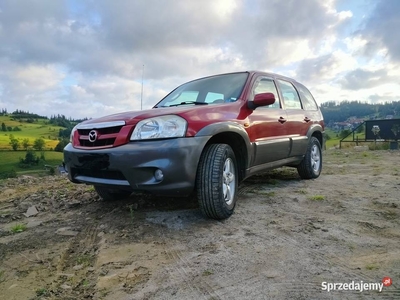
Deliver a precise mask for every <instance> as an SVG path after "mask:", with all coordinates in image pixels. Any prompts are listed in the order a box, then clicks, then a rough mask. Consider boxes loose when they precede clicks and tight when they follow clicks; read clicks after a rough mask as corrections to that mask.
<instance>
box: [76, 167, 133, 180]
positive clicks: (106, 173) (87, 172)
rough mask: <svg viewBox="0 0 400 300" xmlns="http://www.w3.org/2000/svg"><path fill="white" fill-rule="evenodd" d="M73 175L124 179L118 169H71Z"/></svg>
mask: <svg viewBox="0 0 400 300" xmlns="http://www.w3.org/2000/svg"><path fill="white" fill-rule="evenodd" d="M72 172H73V174H74V176H87V177H93V178H102V179H115V180H126V178H125V176H124V175H123V174H122V173H121V172H120V171H110V170H93V169H75V168H73V169H72Z"/></svg>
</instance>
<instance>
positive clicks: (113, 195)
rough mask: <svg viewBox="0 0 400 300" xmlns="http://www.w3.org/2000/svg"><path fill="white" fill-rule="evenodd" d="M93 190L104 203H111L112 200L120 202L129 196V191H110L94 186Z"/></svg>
mask: <svg viewBox="0 0 400 300" xmlns="http://www.w3.org/2000/svg"><path fill="white" fill-rule="evenodd" d="M94 189H95V190H96V193H97V194H98V195H99V196H100V197H101V198H103V200H106V201H113V200H121V199H125V198H128V197H129V195H130V194H132V193H131V192H129V191H125V190H121V189H110V188H107V187H104V186H100V185H95V186H94Z"/></svg>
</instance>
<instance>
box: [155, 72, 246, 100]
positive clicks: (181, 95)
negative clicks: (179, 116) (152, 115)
mask: <svg viewBox="0 0 400 300" xmlns="http://www.w3.org/2000/svg"><path fill="white" fill-rule="evenodd" d="M247 76H248V73H233V74H224V75H217V76H212V77H207V78H202V79H198V80H195V81H191V82H188V83H185V84H183V85H181V86H180V87H178V88H176V89H175V90H174V91H172V92H171V93H170V94H169V95H167V96H166V97H165V98H164V99H163V100H161V101H160V102H159V103H158V104H157V105H156V106H155V107H170V106H179V105H190V104H191V105H207V104H218V103H226V102H235V101H236V100H237V99H238V98H239V96H240V94H241V93H242V90H243V87H244V84H245V83H246V80H247Z"/></svg>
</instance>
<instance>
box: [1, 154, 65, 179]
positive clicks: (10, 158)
mask: <svg viewBox="0 0 400 300" xmlns="http://www.w3.org/2000/svg"><path fill="white" fill-rule="evenodd" d="M34 152H35V154H36V156H38V157H40V156H41V153H42V151H34ZM43 153H44V156H45V159H46V160H45V161H40V162H39V164H38V165H37V166H32V167H31V168H29V169H24V168H20V167H19V166H18V164H19V161H20V158H25V154H26V151H11V150H9V151H0V173H8V172H10V171H12V170H14V171H16V172H17V173H19V174H20V173H21V174H22V173H26V172H28V173H29V171H30V170H43V169H44V165H51V166H56V165H59V164H60V163H61V162H62V160H63V154H62V153H61V152H55V151H43Z"/></svg>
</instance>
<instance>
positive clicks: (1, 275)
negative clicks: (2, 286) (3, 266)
mask: <svg viewBox="0 0 400 300" xmlns="http://www.w3.org/2000/svg"><path fill="white" fill-rule="evenodd" d="M4 274H5V271H4V270H1V271H0V283H1V282H3V281H4V280H5V278H4V277H5V276H4Z"/></svg>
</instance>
